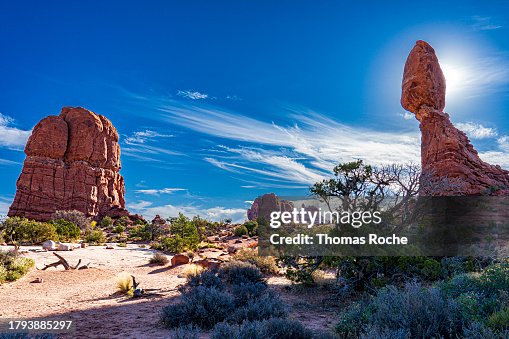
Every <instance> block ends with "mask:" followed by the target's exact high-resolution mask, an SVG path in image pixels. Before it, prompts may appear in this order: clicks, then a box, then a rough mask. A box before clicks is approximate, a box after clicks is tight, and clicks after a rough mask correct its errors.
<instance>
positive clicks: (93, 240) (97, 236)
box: [83, 230, 106, 245]
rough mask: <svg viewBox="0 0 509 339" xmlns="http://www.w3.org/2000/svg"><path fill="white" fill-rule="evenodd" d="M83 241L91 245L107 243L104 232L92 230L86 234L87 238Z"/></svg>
mask: <svg viewBox="0 0 509 339" xmlns="http://www.w3.org/2000/svg"><path fill="white" fill-rule="evenodd" d="M83 240H84V241H85V242H87V243H89V244H90V245H101V244H104V243H105V242H106V236H105V235H104V232H103V231H102V230H95V231H92V230H90V231H87V232H86V233H85V238H84V239H83Z"/></svg>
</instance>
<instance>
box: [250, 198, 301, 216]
mask: <svg viewBox="0 0 509 339" xmlns="http://www.w3.org/2000/svg"><path fill="white" fill-rule="evenodd" d="M292 210H293V203H292V202H290V201H287V200H281V199H279V197H277V196H276V195H275V194H274V193H267V194H264V195H262V196H260V197H258V198H256V199H255V200H254V202H253V204H252V205H251V208H249V209H248V210H247V218H248V219H249V220H256V219H258V218H264V219H265V220H267V221H268V220H270V213H271V212H274V211H277V212H279V211H281V212H285V211H292Z"/></svg>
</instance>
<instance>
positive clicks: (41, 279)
mask: <svg viewBox="0 0 509 339" xmlns="http://www.w3.org/2000/svg"><path fill="white" fill-rule="evenodd" d="M43 282H44V279H43V278H35V280H32V281H31V283H33V284H41V283H43Z"/></svg>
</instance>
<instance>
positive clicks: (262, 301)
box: [228, 283, 287, 324]
mask: <svg viewBox="0 0 509 339" xmlns="http://www.w3.org/2000/svg"><path fill="white" fill-rule="evenodd" d="M258 284H260V283H258ZM286 316H287V310H286V307H285V305H284V303H283V302H282V301H281V299H280V298H279V297H278V296H277V295H276V294H275V293H270V292H269V291H266V292H265V293H264V294H263V295H259V296H252V297H251V298H250V299H247V302H246V303H245V305H244V306H242V307H238V308H236V309H235V311H234V312H233V313H232V314H230V316H229V317H228V321H230V322H233V323H238V324H240V323H242V322H243V321H246V320H247V321H253V320H266V319H270V318H285V317H286Z"/></svg>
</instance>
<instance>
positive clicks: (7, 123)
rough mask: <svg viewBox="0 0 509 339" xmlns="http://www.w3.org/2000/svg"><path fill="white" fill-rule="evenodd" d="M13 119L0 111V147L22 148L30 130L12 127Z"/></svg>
mask: <svg viewBox="0 0 509 339" xmlns="http://www.w3.org/2000/svg"><path fill="white" fill-rule="evenodd" d="M13 123H14V119H13V118H11V117H9V116H6V115H3V114H2V113H0V147H4V148H8V149H12V150H23V148H24V147H25V144H26V142H27V140H28V137H29V136H30V134H31V133H32V131H31V130H30V131H25V130H22V129H19V128H16V127H13V126H12V124H13Z"/></svg>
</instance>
